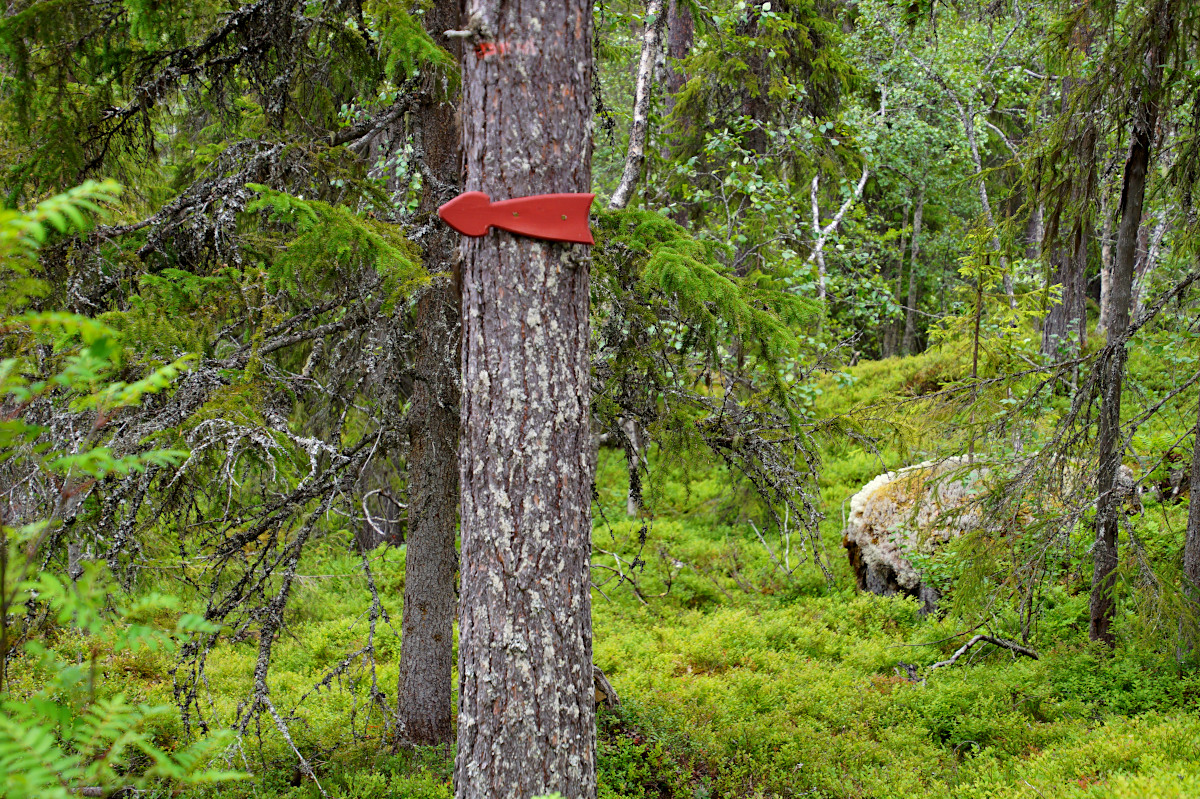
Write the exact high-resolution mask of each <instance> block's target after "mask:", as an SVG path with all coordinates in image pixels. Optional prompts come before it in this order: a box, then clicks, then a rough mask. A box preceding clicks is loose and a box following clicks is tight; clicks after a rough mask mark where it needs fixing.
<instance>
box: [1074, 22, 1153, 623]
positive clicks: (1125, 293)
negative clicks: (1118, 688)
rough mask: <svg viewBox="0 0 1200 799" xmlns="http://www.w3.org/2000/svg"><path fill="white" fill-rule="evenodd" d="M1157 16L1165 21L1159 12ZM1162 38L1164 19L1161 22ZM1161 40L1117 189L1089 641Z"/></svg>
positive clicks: (1113, 564) (1113, 518) (1108, 516)
mask: <svg viewBox="0 0 1200 799" xmlns="http://www.w3.org/2000/svg"><path fill="white" fill-rule="evenodd" d="M1159 13H1160V17H1169V15H1167V14H1166V12H1165V9H1163V8H1160V10H1159ZM1158 24H1159V26H1160V27H1162V28H1163V29H1164V30H1163V31H1162V33H1163V35H1164V37H1165V34H1166V30H1165V28H1166V27H1167V26H1169V25H1170V21H1169V18H1168V19H1160V20H1159V23H1158ZM1161 41H1162V38H1159V39H1158V40H1157V42H1156V44H1155V45H1154V46H1152V47H1151V48H1150V51H1149V52H1148V53H1147V54H1146V65H1147V71H1148V73H1149V75H1148V81H1147V85H1146V87H1145V88H1144V89H1143V90H1142V94H1141V96H1140V97H1139V98H1137V104H1136V110H1135V112H1134V118H1133V121H1132V126H1131V127H1132V130H1131V133H1132V135H1131V142H1130V147H1129V155H1128V158H1127V159H1126V161H1125V175H1124V185H1123V187H1122V190H1121V207H1120V214H1121V221H1120V224H1119V225H1118V227H1117V251H1116V257H1115V258H1114V259H1113V274H1112V285H1111V286H1110V287H1109V300H1110V303H1111V307H1110V314H1111V316H1110V318H1109V320H1108V344H1109V346H1110V347H1111V348H1112V350H1111V352H1109V353H1108V354H1106V355H1105V356H1104V357H1103V358H1102V359H1101V361H1100V363H1099V364H1098V366H1097V368H1099V369H1100V370H1101V372H1100V415H1099V430H1098V432H1097V436H1096V452H1097V459H1098V461H1099V465H1100V466H1099V479H1098V485H1097V490H1098V492H1099V500H1098V502H1097V505H1096V544H1095V546H1094V548H1093V549H1092V552H1093V567H1092V593H1091V597H1090V602H1089V614H1090V619H1089V624H1088V636H1089V638H1091V640H1093V641H1104V642H1105V643H1107V644H1108V645H1109V646H1113V645H1115V644H1116V638H1115V636H1114V635H1113V633H1112V620H1113V615H1114V611H1113V596H1112V592H1113V586H1114V584H1115V583H1116V569H1117V533H1118V528H1119V524H1120V498H1119V497H1118V496H1117V492H1116V491H1114V487H1115V484H1116V477H1117V471H1118V469H1120V467H1121V459H1122V455H1123V454H1124V447H1123V446H1121V441H1122V439H1121V387H1122V384H1123V382H1124V379H1125V363H1126V361H1127V360H1128V358H1129V352H1128V350H1127V349H1126V347H1125V346H1124V345H1121V344H1120V343H1119V342H1120V339H1121V338H1122V337H1123V336H1124V334H1125V331H1126V330H1127V329H1128V327H1129V306H1130V300H1131V299H1132V290H1133V265H1134V259H1135V256H1136V254H1137V237H1138V228H1139V227H1140V225H1141V221H1142V204H1143V201H1144V199H1145V196H1146V174H1147V170H1148V169H1149V166H1150V155H1151V153H1150V151H1151V147H1152V145H1153V140H1154V128H1155V125H1156V124H1157V122H1158V113H1159V93H1160V90H1161V87H1162V65H1161V64H1160V63H1159V54H1160V52H1161V51H1160V48H1159V43H1160V42H1161Z"/></svg>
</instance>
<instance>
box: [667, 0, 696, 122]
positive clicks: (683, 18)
mask: <svg viewBox="0 0 1200 799" xmlns="http://www.w3.org/2000/svg"><path fill="white" fill-rule="evenodd" d="M695 35H696V26H695V24H694V23H693V22H692V12H691V10H690V9H689V8H688V7H687V6H686V5H684V4H683V3H680V2H679V0H670V5H669V6H668V7H667V56H668V57H669V58H670V59H672V60H671V61H668V62H667V81H666V83H667V98H668V99H667V102H668V103H669V106H668V111H670V110H671V109H672V108H674V100H673V98H674V96H675V95H676V94H678V93H679V91H680V90H681V89H683V84H684V83H686V82H687V76H686V75H684V74H683V71H682V70H680V69H679V65H678V63H677V62H678V61H680V60H681V59H684V58H687V56H688V53H690V52H691V51H692V39H693V38H694V37H695Z"/></svg>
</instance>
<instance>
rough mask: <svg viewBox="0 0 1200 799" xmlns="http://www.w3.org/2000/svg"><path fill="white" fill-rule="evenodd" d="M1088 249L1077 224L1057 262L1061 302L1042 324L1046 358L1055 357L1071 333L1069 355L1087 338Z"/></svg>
mask: <svg viewBox="0 0 1200 799" xmlns="http://www.w3.org/2000/svg"><path fill="white" fill-rule="evenodd" d="M1087 247H1088V237H1087V235H1085V231H1084V227H1083V225H1082V224H1079V223H1077V224H1076V225H1075V227H1074V229H1073V231H1072V233H1071V238H1070V240H1069V242H1068V244H1067V246H1065V247H1063V248H1062V250H1061V252H1060V253H1059V255H1058V258H1057V261H1058V270H1057V274H1056V275H1055V278H1056V280H1057V282H1058V284H1059V285H1060V286H1062V298H1061V301H1060V302H1059V303H1058V304H1057V305H1055V306H1054V307H1052V308H1051V309H1050V312H1049V313H1047V314H1046V319H1045V322H1043V324H1042V352H1043V353H1044V354H1046V355H1049V356H1054V355H1056V354H1058V350H1059V348H1060V347H1063V346H1064V345H1066V344H1067V342H1068V341H1071V334H1072V333H1074V334H1075V338H1074V341H1073V342H1072V343H1071V344H1070V346H1069V347H1068V350H1069V351H1070V352H1077V351H1078V350H1079V348H1080V346H1081V344H1082V342H1083V341H1085V340H1086V338H1087V281H1086V275H1087Z"/></svg>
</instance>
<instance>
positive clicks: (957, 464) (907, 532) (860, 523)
mask: <svg viewBox="0 0 1200 799" xmlns="http://www.w3.org/2000/svg"><path fill="white" fill-rule="evenodd" d="M987 474H988V469H987V466H986V465H985V464H983V463H981V462H980V461H979V460H978V459H976V460H975V461H974V463H972V462H970V461H969V460H968V459H967V458H965V457H956V458H946V459H945V460H940V461H925V462H924V463H918V464H916V465H915V466H909V467H906V468H904V469H900V470H899V471H895V472H887V473H885V474H881V475H879V476H878V477H876V478H874V479H873V480H871V482H869V483H867V484H866V485H865V486H863V488H862V490H861V491H859V492H858V493H857V494H855V495H854V496H853V497H851V498H850V516H849V518H848V519H847V520H846V529H844V530H843V531H842V546H844V547H845V548H846V553H847V555H848V557H849V558H850V566H851V568H852V569H853V570H854V574H855V578H856V579H857V581H858V587H859V589H860V590H863V591H870V592H871V593H873V594H880V595H882V596H890V595H892V594H907V595H909V596H912V597H916V598H917V599H919V600H920V601H921V603H922V608H923V611H924V612H929V611H931V610H933V609H934V608H936V606H937V602H938V600H939V599H940V596H939V594H938V592H937V590H936V589H935V588H934V587H933V586H931V585H929V584H928V583H927V582H926V581H925V580H924V578H923V576H922V575H921V573H920V571H919V569H918V568H917V566H916V565H914V560H917V559H919V558H918V556H921V555H930V554H932V553H933V552H934V551H935V550H936V549H937V548H938V547H940V546H941V545H943V544H945V543H946V542H947V541H950V540H951V539H953V538H956V537H958V536H960V535H962V534H963V533H964V532H966V531H968V530H974V529H978V528H979V526H980V523H981V521H982V511H981V503H980V502H979V500H980V499H981V496H980V494H981V492H982V491H984V490H986V482H987V481H986V480H985V478H986V476H987ZM1115 491H1116V492H1117V493H1118V495H1119V496H1120V497H1121V498H1122V500H1123V501H1124V502H1125V503H1126V505H1127V507H1129V508H1130V509H1132V510H1134V511H1135V512H1136V511H1138V510H1140V508H1141V503H1140V501H1139V499H1138V483H1137V480H1136V479H1135V477H1134V474H1133V471H1132V470H1131V469H1130V468H1129V467H1128V466H1122V467H1121V469H1120V471H1119V472H1118V473H1117V484H1116V486H1115Z"/></svg>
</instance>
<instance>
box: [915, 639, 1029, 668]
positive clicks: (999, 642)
mask: <svg viewBox="0 0 1200 799" xmlns="http://www.w3.org/2000/svg"><path fill="white" fill-rule="evenodd" d="M980 641H983V642H985V643H989V644H994V645H996V646H998V647H1002V648H1004V649H1007V650H1009V651H1010V652H1015V653H1016V654H1018V655H1024V656H1025V657H1030V658H1033V659H1034V660H1037V659H1038V653H1037V652H1035V651H1033V650H1032V649H1030V648H1028V647H1024V646H1021V645H1020V644H1018V643H1014V642H1013V641H1008V640H1005V639H1003V638H997V637H996V636H994V635H983V634H982V633H981V634H980V635H976V636H974V637H972V638H971V640H970V641H967V642H966V643H965V644H963V645H962V646H961V647H959V648H958V651H957V652H955V653H954V654H953V655H951V656H950V659H949V660H940V661H938V662H937V663H934V664H933V665H932V666H930V667H929V670H930V671H933V670H934V669H936V668H940V667H942V666H953V665H954V661H956V660H958V659H959V658H960V657H962V656H963V655H965V654H966V653H967V650H969V649H970V648H971V647H973V646H975V644H977V643H979V642H980Z"/></svg>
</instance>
